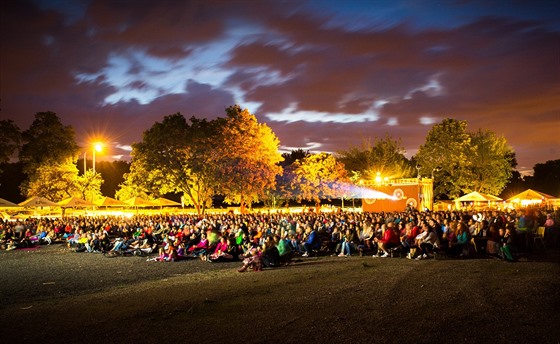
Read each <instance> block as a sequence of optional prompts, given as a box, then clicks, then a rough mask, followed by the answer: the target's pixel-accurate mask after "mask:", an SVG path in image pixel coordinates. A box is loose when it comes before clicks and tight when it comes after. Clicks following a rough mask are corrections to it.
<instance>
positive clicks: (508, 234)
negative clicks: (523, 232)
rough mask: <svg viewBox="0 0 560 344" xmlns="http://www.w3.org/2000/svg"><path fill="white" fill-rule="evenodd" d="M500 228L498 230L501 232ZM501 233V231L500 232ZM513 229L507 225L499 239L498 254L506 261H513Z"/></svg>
mask: <svg viewBox="0 0 560 344" xmlns="http://www.w3.org/2000/svg"><path fill="white" fill-rule="evenodd" d="M503 231H504V230H503V229H500V232H503ZM500 234H501V233H500ZM514 243H515V230H514V228H513V227H512V226H511V225H507V226H506V229H505V232H504V233H503V237H502V239H501V246H500V254H501V258H503V259H505V260H506V261H508V262H515V257H514V255H513V254H514V252H515V247H514Z"/></svg>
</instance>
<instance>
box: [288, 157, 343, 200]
mask: <svg viewBox="0 0 560 344" xmlns="http://www.w3.org/2000/svg"><path fill="white" fill-rule="evenodd" d="M349 183H350V178H349V177H348V173H347V172H346V169H345V168H344V164H343V163H341V162H340V161H337V160H336V159H335V157H334V156H332V155H331V154H328V153H319V154H310V155H308V156H306V157H305V158H304V159H302V160H297V161H295V162H294V163H293V178H292V185H291V190H292V192H293V197H294V198H295V199H296V200H297V201H302V200H309V201H314V202H315V204H316V205H317V206H319V205H320V204H321V200H324V199H333V198H341V197H344V196H345V195H347V194H348V186H349Z"/></svg>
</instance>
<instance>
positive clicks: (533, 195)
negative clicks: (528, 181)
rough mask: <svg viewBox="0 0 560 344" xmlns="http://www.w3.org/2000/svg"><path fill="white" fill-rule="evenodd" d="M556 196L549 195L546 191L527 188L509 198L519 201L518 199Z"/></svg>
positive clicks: (535, 199) (537, 199) (541, 198)
mask: <svg viewBox="0 0 560 344" xmlns="http://www.w3.org/2000/svg"><path fill="white" fill-rule="evenodd" d="M555 198H556V197H554V196H551V195H547V194H545V193H544V192H540V191H535V190H531V189H527V190H525V191H523V192H521V193H518V194H517V195H515V196H513V197H510V198H508V201H510V202H517V201H540V200H543V199H555Z"/></svg>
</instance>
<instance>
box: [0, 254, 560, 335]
mask: <svg viewBox="0 0 560 344" xmlns="http://www.w3.org/2000/svg"><path fill="white" fill-rule="evenodd" d="M559 253H560V252H558V251H552V250H549V251H548V252H547V253H546V255H545V254H540V255H536V256H533V257H530V259H524V260H523V261H520V262H517V263H505V262H503V261H499V260H494V259H470V260H433V259H432V260H426V261H411V260H407V259H404V258H401V259H399V258H385V259H382V258H378V259H374V258H371V256H368V257H350V258H340V257H313V258H302V259H301V261H298V262H296V263H294V264H293V265H291V266H288V267H283V268H277V269H274V270H270V269H265V270H264V271H262V272H245V273H238V272H237V268H239V267H240V263H239V262H236V263H207V262H202V261H199V260H191V261H182V262H175V263H162V262H147V261H146V258H141V257H117V258H106V257H104V256H103V255H102V254H87V253H73V252H71V251H69V250H68V249H67V248H65V247H63V246H61V245H53V246H49V247H41V248H40V249H37V250H34V251H21V250H16V251H12V252H5V251H2V252H0V273H1V276H2V279H1V283H0V298H1V305H0V323H1V324H2V342H3V343H27V342H32V341H33V342H37V343H51V342H64V343H161V342H164V341H172V342H175V341H180V342H185V343H197V342H200V341H203V342H204V343H217V342H221V343H242V342H243V343H302V342H306V343H434V342H441V343H475V342H479V343H560V328H559V326H558V324H560V313H559V312H560V259H559V257H560V254H559Z"/></svg>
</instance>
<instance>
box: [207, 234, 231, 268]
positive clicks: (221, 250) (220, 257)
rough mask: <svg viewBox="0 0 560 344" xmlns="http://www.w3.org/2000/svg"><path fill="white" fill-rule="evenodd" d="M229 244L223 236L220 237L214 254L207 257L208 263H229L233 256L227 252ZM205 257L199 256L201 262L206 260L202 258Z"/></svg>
mask: <svg viewBox="0 0 560 344" xmlns="http://www.w3.org/2000/svg"><path fill="white" fill-rule="evenodd" d="M228 250H229V243H228V239H227V237H225V236H222V237H220V242H219V243H218V244H217V245H216V248H215V249H214V252H213V253H212V254H211V255H209V256H208V261H210V262H223V261H231V260H233V255H231V254H230V253H229V252H228ZM203 257H206V256H204V255H203V256H201V259H202V260H206V258H203Z"/></svg>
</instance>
